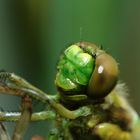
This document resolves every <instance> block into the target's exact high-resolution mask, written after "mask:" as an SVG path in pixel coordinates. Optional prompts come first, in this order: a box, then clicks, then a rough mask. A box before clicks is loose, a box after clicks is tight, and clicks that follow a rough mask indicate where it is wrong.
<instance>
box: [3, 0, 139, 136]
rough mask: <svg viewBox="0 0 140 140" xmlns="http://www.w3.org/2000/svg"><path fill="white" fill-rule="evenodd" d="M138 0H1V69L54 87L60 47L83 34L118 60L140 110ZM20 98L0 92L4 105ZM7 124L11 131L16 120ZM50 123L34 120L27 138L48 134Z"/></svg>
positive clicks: (10, 107)
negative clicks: (35, 121)
mask: <svg viewBox="0 0 140 140" xmlns="http://www.w3.org/2000/svg"><path fill="white" fill-rule="evenodd" d="M139 5H140V1H138V0H133V1H131V0H117V1H115V0H114V1H113V0H86V1H85V0H23V1H20V0H12V1H11V0H0V69H5V70H7V71H10V72H14V73H16V74H18V75H20V76H22V77H24V78H26V79H27V80H28V81H30V82H31V83H33V84H34V85H36V86H37V87H39V88H41V89H42V90H44V91H47V92H48V93H55V92H56V89H55V86H54V78H55V74H56V69H55V66H56V63H57V60H58V57H59V55H60V53H61V52H62V50H63V49H64V48H65V47H67V46H68V45H70V44H72V43H75V42H78V41H81V40H84V41H89V42H95V43H96V44H99V45H100V44H102V45H103V47H104V49H105V50H106V51H107V52H109V53H111V54H112V55H113V56H114V58H116V60H117V61H118V63H119V67H120V79H121V80H122V81H124V82H125V83H126V84H127V86H128V87H129V91H130V101H131V103H132V105H133V106H134V108H135V109H136V110H137V112H138V113H140V107H139V106H140V101H139V99H140V94H139V93H140V65H139V64H140V63H139V60H140V47H139V46H140V8H139ZM19 104H20V99H19V98H17V97H12V96H5V95H1V96H0V106H1V107H2V108H3V109H4V110H13V111H15V110H18V109H19ZM34 106H35V107H36V108H37V109H38V108H43V107H42V105H40V104H39V103H37V104H36V103H34ZM38 106H39V107H38ZM6 124H7V125H8V130H9V131H10V133H11V134H12V131H13V124H14V123H6ZM48 125H49V126H50V124H48V123H44V122H37V123H32V124H31V125H30V127H29V129H28V132H27V134H26V137H25V139H29V137H31V136H32V135H34V134H39V135H42V136H46V134H47V132H48Z"/></svg>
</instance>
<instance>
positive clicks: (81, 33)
mask: <svg viewBox="0 0 140 140" xmlns="http://www.w3.org/2000/svg"><path fill="white" fill-rule="evenodd" d="M82 35H83V27H80V42H81V41H82V40H83V39H82V37H83V36H82Z"/></svg>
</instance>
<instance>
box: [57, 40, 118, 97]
mask: <svg viewBox="0 0 140 140" xmlns="http://www.w3.org/2000/svg"><path fill="white" fill-rule="evenodd" d="M57 70H58V72H57V75H56V80H55V84H56V86H57V87H58V89H59V91H60V92H61V93H62V94H63V95H64V96H71V95H73V96H74V95H83V94H84V95H86V96H88V97H90V98H92V99H97V98H103V97H105V96H106V95H107V94H108V93H109V92H110V91H111V90H112V89H113V87H114V86H115V84H116V81H117V78H118V66H117V63H116V61H115V60H114V59H113V57H111V56H110V55H108V54H107V53H105V52H104V51H103V50H100V48H98V47H97V46H96V45H95V44H91V43H87V42H82V43H81V42H80V43H77V44H74V45H72V46H70V47H68V48H67V49H66V50H65V51H64V54H63V55H62V56H61V57H60V61H59V63H58V66H57ZM75 97H76V96H75ZM78 97H79V96H78ZM72 99H73V98H72Z"/></svg>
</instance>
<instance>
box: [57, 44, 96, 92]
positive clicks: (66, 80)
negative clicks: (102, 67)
mask: <svg viewBox="0 0 140 140" xmlns="http://www.w3.org/2000/svg"><path fill="white" fill-rule="evenodd" d="M94 63H95V61H94V59H93V58H92V56H91V55H89V54H88V53H84V51H83V50H82V49H81V48H80V47H78V46H77V45H72V46H70V47H68V48H67V49H66V50H65V51H64V54H63V55H62V56H61V58H60V61H59V63H58V66H57V69H58V73H57V76H56V81H55V83H56V85H57V86H58V87H59V88H61V89H63V90H64V91H68V92H67V93H70V91H75V92H71V94H72V93H73V94H76V91H77V92H78V91H79V92H80V91H81V87H82V86H86V85H87V84H88V82H89V79H90V77H91V75H92V71H93V69H94Z"/></svg>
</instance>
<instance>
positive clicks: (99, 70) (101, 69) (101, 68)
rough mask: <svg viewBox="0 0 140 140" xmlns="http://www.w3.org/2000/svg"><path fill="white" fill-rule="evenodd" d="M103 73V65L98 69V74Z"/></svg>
mask: <svg viewBox="0 0 140 140" xmlns="http://www.w3.org/2000/svg"><path fill="white" fill-rule="evenodd" d="M103 71H104V67H103V66H102V65H101V66H99V67H98V73H99V74H102V73H103Z"/></svg>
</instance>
